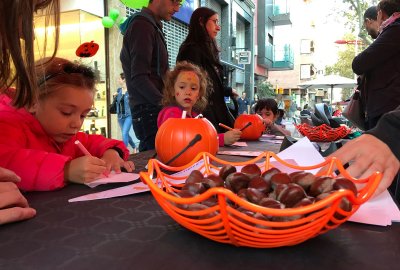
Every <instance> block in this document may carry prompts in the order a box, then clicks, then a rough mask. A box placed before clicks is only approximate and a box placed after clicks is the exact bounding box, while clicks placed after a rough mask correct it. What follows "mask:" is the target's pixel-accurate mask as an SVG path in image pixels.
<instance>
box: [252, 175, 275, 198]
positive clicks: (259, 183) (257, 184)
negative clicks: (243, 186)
mask: <svg viewBox="0 0 400 270" xmlns="http://www.w3.org/2000/svg"><path fill="white" fill-rule="evenodd" d="M249 188H255V189H258V190H259V191H261V192H263V193H265V194H267V193H268V192H270V190H271V184H270V182H267V181H264V178H262V177H261V176H257V177H254V178H253V179H251V180H250V182H249Z"/></svg>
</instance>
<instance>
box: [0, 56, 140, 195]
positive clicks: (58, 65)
mask: <svg viewBox="0 0 400 270" xmlns="http://www.w3.org/2000/svg"><path fill="white" fill-rule="evenodd" d="M37 67H38V69H37V74H38V87H39V97H38V100H37V102H35V104H34V105H33V106H32V107H30V108H21V109H17V108H15V107H13V106H12V104H11V102H12V98H11V97H12V95H13V92H12V91H8V93H7V94H3V95H1V96H0V130H1V132H0V167H4V168H7V169H10V170H12V171H14V172H15V173H16V174H17V175H19V176H20V177H21V182H20V183H18V186H19V188H21V189H22V190H27V191H31V190H42V191H45V190H54V189H59V188H62V187H63V186H64V185H65V184H66V183H67V182H68V181H69V182H75V183H85V182H90V181H92V180H94V179H96V178H98V177H100V176H101V175H103V174H108V172H109V171H110V170H115V171H116V172H120V168H121V167H124V168H125V169H126V170H127V171H128V172H132V171H133V169H134V164H133V162H131V161H126V160H127V158H128V156H129V151H128V150H127V148H126V147H125V145H124V144H123V142H122V141H118V140H112V139H107V138H105V137H103V136H101V135H88V134H86V133H83V132H79V130H80V129H81V126H82V124H83V121H84V119H85V117H86V115H87V113H88V112H89V111H90V109H91V107H92V105H93V102H94V95H95V91H96V90H95V82H96V78H95V73H94V71H93V70H92V69H90V68H88V67H86V66H83V65H77V64H74V63H72V62H70V61H68V60H65V59H61V58H54V59H53V60H51V61H50V62H48V59H46V60H43V61H42V62H41V63H39V64H38V66H37ZM76 140H79V141H80V142H81V143H82V144H83V146H84V147H86V149H87V150H88V151H89V153H90V154H91V155H85V154H84V153H83V152H82V151H81V150H80V148H79V147H77V145H76V144H75V141H76Z"/></svg>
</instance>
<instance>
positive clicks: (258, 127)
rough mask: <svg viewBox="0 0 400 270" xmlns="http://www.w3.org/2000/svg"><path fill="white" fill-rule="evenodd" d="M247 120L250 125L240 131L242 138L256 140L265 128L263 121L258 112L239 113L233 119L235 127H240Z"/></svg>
mask: <svg viewBox="0 0 400 270" xmlns="http://www.w3.org/2000/svg"><path fill="white" fill-rule="evenodd" d="M249 122H251V125H250V126H248V127H247V128H245V129H244V130H243V131H242V136H241V137H240V138H241V139H243V140H258V139H259V138H260V137H261V135H262V134H263V132H264V130H265V125H264V122H263V121H262V118H261V116H259V115H258V114H241V115H239V116H238V118H236V120H235V128H237V129H242V128H244V127H245V126H246V125H247V124H248V123H249Z"/></svg>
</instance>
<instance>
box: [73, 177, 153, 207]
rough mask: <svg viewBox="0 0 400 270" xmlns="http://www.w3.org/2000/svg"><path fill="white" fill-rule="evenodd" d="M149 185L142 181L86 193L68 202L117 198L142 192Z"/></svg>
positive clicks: (147, 189)
mask: <svg viewBox="0 0 400 270" xmlns="http://www.w3.org/2000/svg"><path fill="white" fill-rule="evenodd" d="M149 190H150V189H149V187H148V186H147V185H146V184H144V183H142V182H140V183H136V184H132V185H128V186H124V187H119V188H114V189H109V190H105V191H101V192H97V193H91V194H86V195H83V196H79V197H76V198H72V199H69V200H68V202H82V201H92V200H100V199H108V198H115V197H121V196H127V195H131V194H136V193H142V192H146V191H149Z"/></svg>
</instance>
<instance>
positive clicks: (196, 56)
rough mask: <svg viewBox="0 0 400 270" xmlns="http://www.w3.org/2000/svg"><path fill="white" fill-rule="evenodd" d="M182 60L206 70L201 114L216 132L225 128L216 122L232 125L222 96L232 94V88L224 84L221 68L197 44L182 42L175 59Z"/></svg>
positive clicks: (221, 131)
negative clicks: (206, 76) (205, 91)
mask: <svg viewBox="0 0 400 270" xmlns="http://www.w3.org/2000/svg"><path fill="white" fill-rule="evenodd" d="M184 60H185V61H188V62H191V63H193V64H195V65H197V66H199V67H201V68H202V69H204V70H205V71H206V72H207V74H208V87H207V95H208V97H207V100H208V104H207V107H206V109H205V110H204V111H203V112H202V114H203V116H204V117H206V118H207V119H208V120H209V121H210V122H211V123H212V124H213V125H214V127H215V128H216V129H217V131H218V133H224V132H226V130H225V129H223V128H221V127H220V126H219V125H218V124H219V123H222V124H225V125H227V126H230V127H233V124H234V121H235V119H234V117H233V116H232V114H231V113H230V112H229V109H228V107H227V106H226V103H225V98H224V97H229V96H231V95H232V88H231V87H225V86H224V84H223V78H222V76H223V75H222V70H221V69H219V67H216V66H214V65H213V64H212V62H213V61H212V60H211V59H210V57H209V56H208V55H207V54H206V52H205V51H204V50H203V49H202V48H201V47H200V46H199V45H198V44H194V43H191V44H183V45H182V46H181V47H180V49H179V53H178V57H177V60H176V61H177V62H178V61H184ZM218 70H220V71H218Z"/></svg>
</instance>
